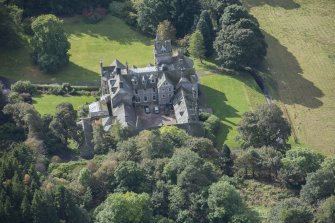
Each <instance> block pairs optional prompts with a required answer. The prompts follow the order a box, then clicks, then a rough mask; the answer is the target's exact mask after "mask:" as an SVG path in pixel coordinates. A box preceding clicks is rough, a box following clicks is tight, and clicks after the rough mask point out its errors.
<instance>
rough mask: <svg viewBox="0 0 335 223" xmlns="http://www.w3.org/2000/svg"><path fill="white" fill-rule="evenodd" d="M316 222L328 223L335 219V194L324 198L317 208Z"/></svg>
mask: <svg viewBox="0 0 335 223" xmlns="http://www.w3.org/2000/svg"><path fill="white" fill-rule="evenodd" d="M315 220H316V222H318V223H328V222H334V221H335V196H331V197H329V198H327V199H326V200H324V201H323V202H322V203H321V204H320V206H319V207H318V209H317V213H316V217H315Z"/></svg>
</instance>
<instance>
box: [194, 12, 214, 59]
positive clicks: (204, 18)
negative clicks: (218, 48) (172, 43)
mask: <svg viewBox="0 0 335 223" xmlns="http://www.w3.org/2000/svg"><path fill="white" fill-rule="evenodd" d="M197 30H199V31H200V32H201V34H202V36H203V37H204V44H205V47H206V55H205V56H206V57H208V56H210V55H211V54H212V51H213V38H214V31H213V25H212V21H211V18H210V15H209V12H208V11H206V10H204V11H202V12H201V14H200V18H199V21H198V24H197Z"/></svg>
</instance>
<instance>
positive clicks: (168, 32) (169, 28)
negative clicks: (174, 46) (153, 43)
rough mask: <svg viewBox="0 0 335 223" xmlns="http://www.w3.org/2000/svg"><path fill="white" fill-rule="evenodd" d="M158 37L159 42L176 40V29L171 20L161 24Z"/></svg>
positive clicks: (157, 33) (157, 31)
mask: <svg viewBox="0 0 335 223" xmlns="http://www.w3.org/2000/svg"><path fill="white" fill-rule="evenodd" d="M156 36H157V37H158V39H159V40H171V41H172V42H174V41H175V40H176V29H175V28H174V26H173V25H172V24H171V22H170V21H169V20H164V21H163V22H160V23H159V24H158V26H157V30H156Z"/></svg>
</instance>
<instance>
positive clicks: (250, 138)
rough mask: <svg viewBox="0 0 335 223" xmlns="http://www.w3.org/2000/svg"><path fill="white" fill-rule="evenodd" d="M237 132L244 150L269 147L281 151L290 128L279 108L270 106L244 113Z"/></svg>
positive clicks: (273, 105)
mask: <svg viewBox="0 0 335 223" xmlns="http://www.w3.org/2000/svg"><path fill="white" fill-rule="evenodd" d="M238 132H239V139H240V140H241V141H242V143H243V144H242V146H243V147H244V148H248V147H255V148H260V147H262V146H271V147H274V148H276V149H280V150H282V149H283V148H285V146H286V142H287V140H288V138H289V136H290V135H291V127H290V124H289V122H288V121H287V120H286V119H285V118H284V117H283V112H282V111H281V110H280V108H279V107H278V106H277V105H275V104H271V105H263V106H261V107H258V108H257V109H256V110H255V111H254V112H247V113H245V114H244V115H243V119H242V120H241V122H240V123H239V124H238Z"/></svg>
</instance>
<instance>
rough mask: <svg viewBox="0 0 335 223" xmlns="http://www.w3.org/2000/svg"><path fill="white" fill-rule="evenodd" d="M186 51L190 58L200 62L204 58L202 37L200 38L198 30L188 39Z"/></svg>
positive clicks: (204, 51) (204, 49)
mask: <svg viewBox="0 0 335 223" xmlns="http://www.w3.org/2000/svg"><path fill="white" fill-rule="evenodd" d="M188 51H189V52H190V54H191V56H193V57H194V58H197V59H200V61H201V62H202V59H204V58H205V53H206V48H205V42H204V37H203V36H202V34H201V32H200V31H199V30H196V31H195V32H194V33H193V34H192V36H191V38H190V46H189V48H188Z"/></svg>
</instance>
